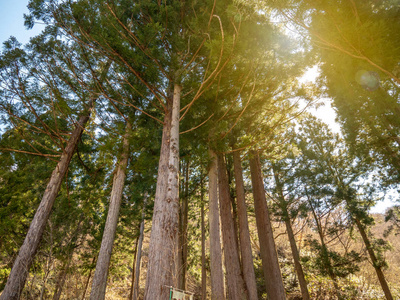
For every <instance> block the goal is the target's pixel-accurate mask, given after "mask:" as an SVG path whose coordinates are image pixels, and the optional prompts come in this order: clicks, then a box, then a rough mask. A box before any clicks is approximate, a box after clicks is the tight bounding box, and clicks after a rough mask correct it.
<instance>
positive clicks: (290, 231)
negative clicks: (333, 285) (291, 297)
mask: <svg viewBox="0 0 400 300" xmlns="http://www.w3.org/2000/svg"><path fill="white" fill-rule="evenodd" d="M273 170H274V178H275V185H276V188H277V192H278V197H279V204H280V205H279V206H280V208H281V209H282V212H283V216H284V217H283V218H284V221H285V225H286V231H287V234H288V238H289V243H290V248H291V250H292V255H293V261H294V267H295V270H296V273H297V277H298V279H299V284H300V290H301V295H302V297H303V300H309V299H310V294H309V293H308V288H307V281H306V279H305V277H304V272H303V267H302V266H301V263H300V255H299V251H298V250H297V245H296V239H295V237H294V233H293V228H292V222H291V220H290V216H289V212H288V205H287V202H286V201H285V197H284V195H283V185H282V183H281V181H280V179H279V175H278V173H277V172H276V169H275V167H274V166H273Z"/></svg>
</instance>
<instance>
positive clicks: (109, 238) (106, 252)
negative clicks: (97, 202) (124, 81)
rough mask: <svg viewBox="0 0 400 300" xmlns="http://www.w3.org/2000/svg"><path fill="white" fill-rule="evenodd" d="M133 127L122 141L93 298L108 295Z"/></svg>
mask: <svg viewBox="0 0 400 300" xmlns="http://www.w3.org/2000/svg"><path fill="white" fill-rule="evenodd" d="M131 130H132V127H131V124H130V123H129V122H127V124H126V132H125V135H124V137H123V142H122V153H121V158H120V161H119V163H118V165H117V169H116V171H115V174H114V178H113V186H112V190H111V196H110V205H109V208H108V214H107V220H106V225H105V227H104V233H103V238H102V240H101V246H100V252H99V256H98V258H97V263H96V269H95V272H94V276H93V282H92V290H91V293H90V299H91V300H103V299H104V298H105V295H106V287H107V275H108V268H109V266H110V260H111V254H112V249H113V245H114V239H115V233H116V231H117V224H118V218H119V209H120V206H121V200H122V192H123V189H124V185H125V178H126V168H127V166H128V160H129V135H130V133H131Z"/></svg>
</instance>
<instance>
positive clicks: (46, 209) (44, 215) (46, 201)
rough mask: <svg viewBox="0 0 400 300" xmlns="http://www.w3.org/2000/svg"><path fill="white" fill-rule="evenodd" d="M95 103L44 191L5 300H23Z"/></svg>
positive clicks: (3, 297)
mask: <svg viewBox="0 0 400 300" xmlns="http://www.w3.org/2000/svg"><path fill="white" fill-rule="evenodd" d="M93 104H94V100H91V101H90V102H89V110H87V111H86V113H84V115H82V116H81V117H80V118H79V121H78V124H77V125H76V127H75V129H74V131H73V132H72V134H71V136H70V139H69V140H68V143H67V146H66V147H65V149H64V151H63V153H62V154H61V158H60V161H59V162H58V164H57V166H56V168H55V169H54V171H53V173H52V174H51V177H50V181H49V183H48V184H47V187H46V190H45V191H44V194H43V198H42V200H41V202H40V204H39V207H38V209H37V211H36V213H35V216H34V217H33V220H32V222H31V225H30V227H29V230H28V233H27V234H26V237H25V240H24V243H23V244H22V246H21V248H20V249H19V253H18V256H17V258H16V260H15V262H14V265H13V267H12V269H11V272H10V275H9V277H8V280H7V284H6V286H5V288H4V290H3V293H2V294H1V296H0V299H1V300H14V299H19V297H20V295H21V292H22V289H23V288H24V285H25V281H26V277H27V276H28V272H29V268H30V267H31V265H32V262H33V258H34V257H35V254H36V251H37V249H38V247H39V243H40V241H41V239H42V236H43V232H44V229H45V227H46V224H47V221H48V219H49V216H50V212H51V209H52V207H53V204H54V201H55V199H56V197H57V195H58V192H59V191H60V187H61V183H62V181H63V178H64V176H65V174H66V173H67V170H68V167H69V163H70V161H71V158H72V156H73V154H74V153H75V149H76V146H77V145H78V142H79V140H80V138H81V136H82V133H83V130H84V127H85V125H86V123H87V122H88V120H89V118H90V113H91V111H92V108H93Z"/></svg>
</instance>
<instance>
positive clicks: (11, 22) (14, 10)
mask: <svg viewBox="0 0 400 300" xmlns="http://www.w3.org/2000/svg"><path fill="white" fill-rule="evenodd" d="M28 2H29V1H28V0H0V42H1V48H3V42H4V41H6V40H8V38H9V37H10V36H14V37H16V38H17V40H18V41H19V42H21V43H22V44H25V43H27V42H29V38H30V37H31V36H35V35H36V34H38V33H40V31H41V30H42V29H43V26H40V25H35V26H34V27H33V29H31V30H27V29H26V28H25V26H24V17H23V16H24V14H28V13H29V11H28V8H27V5H28Z"/></svg>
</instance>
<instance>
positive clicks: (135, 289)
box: [132, 193, 147, 300]
mask: <svg viewBox="0 0 400 300" xmlns="http://www.w3.org/2000/svg"><path fill="white" fill-rule="evenodd" d="M146 204H147V193H146V195H145V198H144V201H143V210H142V222H141V223H140V234H139V241H138V246H137V251H138V252H137V256H136V268H135V270H136V271H135V280H134V286H133V294H132V299H133V300H136V299H138V297H139V279H140V261H141V259H142V245H143V238H144V217H145V215H146V210H145V209H146Z"/></svg>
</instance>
